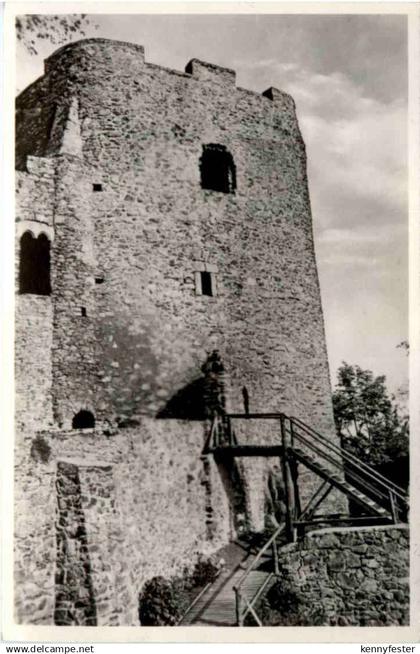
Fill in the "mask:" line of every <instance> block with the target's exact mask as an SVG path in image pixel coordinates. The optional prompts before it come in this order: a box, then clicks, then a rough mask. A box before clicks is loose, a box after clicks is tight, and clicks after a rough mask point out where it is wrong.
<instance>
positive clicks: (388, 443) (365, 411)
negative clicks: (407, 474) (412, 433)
mask: <svg viewBox="0 0 420 654" xmlns="http://www.w3.org/2000/svg"><path fill="white" fill-rule="evenodd" d="M333 407H334V417H335V422H336V427H337V431H338V433H339V436H340V438H341V443H342V447H343V448H344V449H345V450H347V451H349V452H351V453H352V454H354V455H356V456H358V457H359V458H361V459H363V460H364V461H365V462H366V463H369V464H370V465H373V466H375V465H381V464H384V463H389V462H392V461H395V460H397V459H399V458H401V457H405V456H407V455H408V442H409V440H408V437H409V429H408V417H407V416H405V415H401V412H400V409H399V407H398V405H397V404H396V402H395V400H394V398H392V397H391V398H390V397H389V395H388V392H387V389H386V386H385V377H384V376H383V375H382V376H379V377H375V376H374V375H373V373H372V372H371V371H370V370H362V368H360V367H359V366H351V365H349V364H347V363H343V364H342V366H341V367H340V368H339V370H338V383H337V385H336V388H335V391H334V393H333Z"/></svg>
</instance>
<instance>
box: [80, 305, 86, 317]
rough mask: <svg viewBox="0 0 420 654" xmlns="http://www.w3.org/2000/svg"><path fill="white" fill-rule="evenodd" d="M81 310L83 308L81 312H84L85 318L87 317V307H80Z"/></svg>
mask: <svg viewBox="0 0 420 654" xmlns="http://www.w3.org/2000/svg"><path fill="white" fill-rule="evenodd" d="M80 310H81V314H82V316H83V318H86V315H87V314H86V307H80Z"/></svg>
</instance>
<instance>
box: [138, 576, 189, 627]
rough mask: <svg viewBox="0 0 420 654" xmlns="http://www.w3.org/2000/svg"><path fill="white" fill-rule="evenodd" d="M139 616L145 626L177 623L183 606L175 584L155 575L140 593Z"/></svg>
mask: <svg viewBox="0 0 420 654" xmlns="http://www.w3.org/2000/svg"><path fill="white" fill-rule="evenodd" d="M139 599H140V606H139V618H140V624H141V625H143V626H145V627H155V626H156V627H162V626H173V625H176V623H177V622H178V620H179V619H180V618H181V607H180V603H179V599H178V597H177V594H176V592H174V584H173V583H172V582H171V581H168V580H167V579H164V578H163V577H153V579H151V580H150V581H148V582H147V583H146V584H145V586H144V588H143V591H142V593H141V594H140V598H139Z"/></svg>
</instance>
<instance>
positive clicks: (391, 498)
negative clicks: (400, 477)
mask: <svg viewBox="0 0 420 654" xmlns="http://www.w3.org/2000/svg"><path fill="white" fill-rule="evenodd" d="M388 492H389V501H390V504H391V515H392V520H393V523H394V525H396V524H397V523H398V510H397V506H396V504H395V496H394V493H393V492H392V490H391V489H390V490H389V491H388Z"/></svg>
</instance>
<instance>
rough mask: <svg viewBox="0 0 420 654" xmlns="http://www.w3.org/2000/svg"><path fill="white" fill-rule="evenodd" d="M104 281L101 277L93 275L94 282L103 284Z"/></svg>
mask: <svg viewBox="0 0 420 654" xmlns="http://www.w3.org/2000/svg"><path fill="white" fill-rule="evenodd" d="M104 281H105V280H104V278H103V277H95V284H103V283H104Z"/></svg>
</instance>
